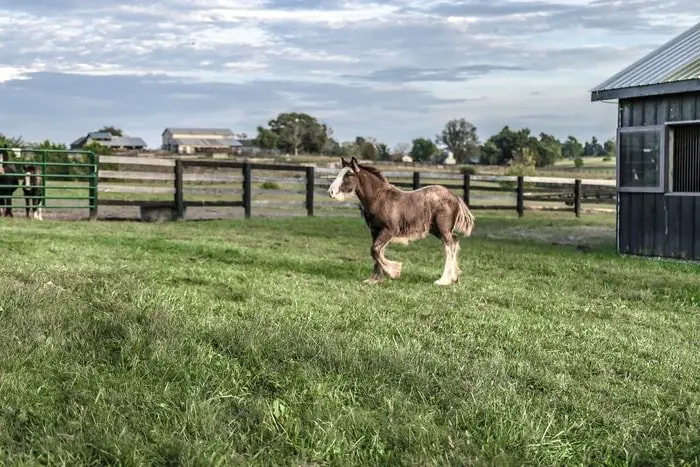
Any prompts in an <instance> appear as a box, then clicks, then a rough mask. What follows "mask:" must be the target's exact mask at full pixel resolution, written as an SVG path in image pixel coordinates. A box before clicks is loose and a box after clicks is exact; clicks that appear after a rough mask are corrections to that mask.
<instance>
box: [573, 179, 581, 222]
mask: <svg viewBox="0 0 700 467" xmlns="http://www.w3.org/2000/svg"><path fill="white" fill-rule="evenodd" d="M574 214H576V217H581V180H580V179H578V178H577V179H576V181H575V182H574Z"/></svg>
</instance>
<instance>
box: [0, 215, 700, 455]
mask: <svg viewBox="0 0 700 467" xmlns="http://www.w3.org/2000/svg"><path fill="white" fill-rule="evenodd" d="M614 222H615V220H614V216H584V217H582V218H581V219H576V218H574V217H573V216H569V215H560V216H554V215H545V214H531V213H528V214H527V215H526V217H524V218H523V219H517V218H515V217H514V216H499V215H495V214H491V213H477V226H476V229H475V234H474V236H473V237H472V238H470V239H463V240H462V251H461V256H460V258H461V261H460V263H461V267H462V270H463V271H464V274H463V276H462V280H461V282H460V283H459V284H458V285H456V286H453V287H449V288H440V287H438V286H435V285H433V283H432V281H433V280H435V279H436V278H437V277H438V276H439V275H440V272H441V268H442V261H443V257H442V248H441V247H440V245H439V242H437V241H436V240H434V239H432V238H431V239H426V240H424V241H422V242H420V243H416V244H413V245H411V246H409V247H403V246H392V247H391V248H389V250H388V253H387V256H388V257H389V258H390V259H396V260H400V261H404V276H403V277H402V278H401V280H399V281H396V282H386V283H384V284H381V285H378V286H368V285H365V284H362V283H361V281H362V280H363V279H365V278H367V277H368V276H369V274H370V272H371V261H370V258H369V238H368V233H367V232H366V228H365V226H364V224H363V223H362V220H361V219H360V218H359V216H358V217H356V218H349V219H328V218H324V219H313V218H296V219H285V220H282V219H259V218H258V219H256V218H253V219H249V220H236V221H212V222H180V223H172V224H161V225H154V224H142V223H118V222H95V223H88V222H82V223H60V222H46V221H45V222H33V221H26V220H23V219H15V220H7V219H3V220H2V222H0V230H1V234H2V237H3V243H4V245H3V248H4V251H3V261H2V282H1V283H0V284H1V287H2V291H1V293H0V320H1V321H2V326H0V342H2V344H3V348H2V352H1V353H0V463H3V462H4V463H6V464H8V465H10V464H11V465H22V464H25V465H26V464H32V465H35V464H38V463H41V464H49V465H58V464H61V463H65V464H71V465H76V464H77V465H89V464H91V465H114V464H124V465H126V464H128V465H136V464H140V465H182V464H187V465H300V464H306V465H309V464H314V463H316V464H333V465H339V464H340V465H379V464H381V465H397V464H412V465H447V464H452V465H454V464H461V465H484V464H488V465H523V464H529V465H532V464H545V465H552V464H566V465H574V464H587V465H590V464H603V463H606V464H608V465H623V464H637V465H640V464H645V465H650V464H657V465H670V464H675V465H679V463H681V461H684V460H685V461H687V462H695V463H696V464H697V456H698V453H699V452H700V431H699V428H698V427H699V426H700V378H698V375H699V374H700V344H698V342H700V341H699V340H698V331H697V330H698V329H699V328H700V315H699V314H698V304H699V303H700V277H699V276H698V268H697V266H696V265H692V264H688V263H674V262H669V261H650V260H647V259H641V258H623V257H619V256H617V255H615V254H614V248H613V241H614V236H613V232H614ZM577 235H579V236H583V237H585V238H584V240H581V241H582V242H585V243H586V244H587V245H588V246H590V248H591V251H590V252H581V251H579V250H578V249H577V248H576V246H575V245H554V244H553V243H561V242H563V241H566V240H567V239H569V238H571V237H572V236H577ZM574 243H576V242H574Z"/></svg>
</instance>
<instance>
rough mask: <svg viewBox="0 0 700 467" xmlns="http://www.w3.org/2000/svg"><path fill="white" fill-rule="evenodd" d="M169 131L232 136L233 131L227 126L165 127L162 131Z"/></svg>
mask: <svg viewBox="0 0 700 467" xmlns="http://www.w3.org/2000/svg"><path fill="white" fill-rule="evenodd" d="M166 131H169V132H170V133H172V134H178V135H221V136H233V132H232V131H231V130H229V129H228V128H173V127H170V128H166V129H165V130H164V131H163V133H165V132H166Z"/></svg>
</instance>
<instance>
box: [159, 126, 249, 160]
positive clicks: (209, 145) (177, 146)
mask: <svg viewBox="0 0 700 467" xmlns="http://www.w3.org/2000/svg"><path fill="white" fill-rule="evenodd" d="M161 136H162V138H163V145H162V148H163V150H165V151H169V152H174V153H178V154H197V153H233V152H238V151H240V148H241V147H242V144H241V143H240V141H238V140H237V139H236V137H235V135H234V134H233V132H232V131H231V130H229V129H227V128H166V129H165V130H164V131H163V133H162V134H161Z"/></svg>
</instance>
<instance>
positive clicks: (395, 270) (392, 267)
mask: <svg viewBox="0 0 700 467" xmlns="http://www.w3.org/2000/svg"><path fill="white" fill-rule="evenodd" d="M393 236H394V234H393V233H391V232H390V231H388V230H381V231H380V232H378V234H377V235H376V236H373V237H374V238H373V240H374V241H373V242H372V250H371V251H372V259H374V271H375V273H374V274H373V275H372V277H370V280H369V281H368V282H371V280H372V278H374V277H375V275H377V271H378V270H381V271H383V272H384V273H386V275H387V276H389V277H391V278H392V279H398V278H399V277H401V266H402V264H401V263H399V262H396V261H389V260H388V259H386V257H385V256H384V249H385V248H386V246H387V245H388V244H389V241H390V240H391V237H393ZM378 267H379V268H378Z"/></svg>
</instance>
